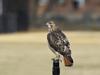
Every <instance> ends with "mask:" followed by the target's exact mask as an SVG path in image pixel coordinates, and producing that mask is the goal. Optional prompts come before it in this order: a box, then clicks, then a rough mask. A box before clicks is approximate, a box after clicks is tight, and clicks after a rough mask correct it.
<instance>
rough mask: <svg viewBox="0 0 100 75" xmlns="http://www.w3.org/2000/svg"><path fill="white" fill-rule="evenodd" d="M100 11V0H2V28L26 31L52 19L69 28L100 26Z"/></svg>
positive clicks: (0, 21) (11, 30) (0, 0)
mask: <svg viewBox="0 0 100 75" xmlns="http://www.w3.org/2000/svg"><path fill="white" fill-rule="evenodd" d="M99 13H100V0H0V32H1V33H2V32H6V33H7V32H16V31H26V30H28V29H31V28H34V27H42V25H43V24H44V23H45V22H46V21H48V20H55V21H57V22H62V23H64V26H68V27H65V28H69V29H70V28H73V27H74V28H75V27H76V28H77V26H78V28H81V29H82V28H84V27H86V28H87V29H88V28H89V27H91V26H92V27H93V28H95V27H97V28H99V27H100V14H99ZM91 24H93V25H91ZM96 25H97V26H96Z"/></svg>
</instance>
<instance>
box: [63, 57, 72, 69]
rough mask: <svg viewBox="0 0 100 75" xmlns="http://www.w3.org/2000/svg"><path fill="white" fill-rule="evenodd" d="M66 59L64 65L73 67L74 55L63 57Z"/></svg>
mask: <svg viewBox="0 0 100 75" xmlns="http://www.w3.org/2000/svg"><path fill="white" fill-rule="evenodd" d="M63 58H64V59H63V60H64V65H65V66H66V67H71V66H73V59H72V57H71V56H68V57H63Z"/></svg>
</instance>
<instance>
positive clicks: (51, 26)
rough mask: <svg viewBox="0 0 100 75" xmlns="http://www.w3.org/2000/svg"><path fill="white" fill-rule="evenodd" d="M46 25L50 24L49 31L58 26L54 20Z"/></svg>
mask: <svg viewBox="0 0 100 75" xmlns="http://www.w3.org/2000/svg"><path fill="white" fill-rule="evenodd" d="M46 25H47V26H48V30H49V31H55V30H56V29H57V26H56V24H55V23H54V22H53V21H50V22H47V23H46Z"/></svg>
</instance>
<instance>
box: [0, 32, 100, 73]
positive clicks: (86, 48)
mask: <svg viewBox="0 0 100 75" xmlns="http://www.w3.org/2000/svg"><path fill="white" fill-rule="evenodd" d="M65 33H66V35H68V38H69V40H70V42H71V49H72V56H73V58H74V66H73V67H71V68H67V67H64V64H63V63H60V67H61V75H100V32H78V31H75V32H74V31H73V32H70V31H68V32H65ZM46 35H47V33H46V32H29V33H15V34H5V35H4V34H1V35H0V75H52V61H51V58H53V57H54V54H53V53H52V52H51V51H50V50H49V48H48V45H47V40H46Z"/></svg>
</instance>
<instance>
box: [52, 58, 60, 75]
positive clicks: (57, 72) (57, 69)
mask: <svg viewBox="0 0 100 75" xmlns="http://www.w3.org/2000/svg"><path fill="white" fill-rule="evenodd" d="M52 75H60V67H59V59H53V68H52Z"/></svg>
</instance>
